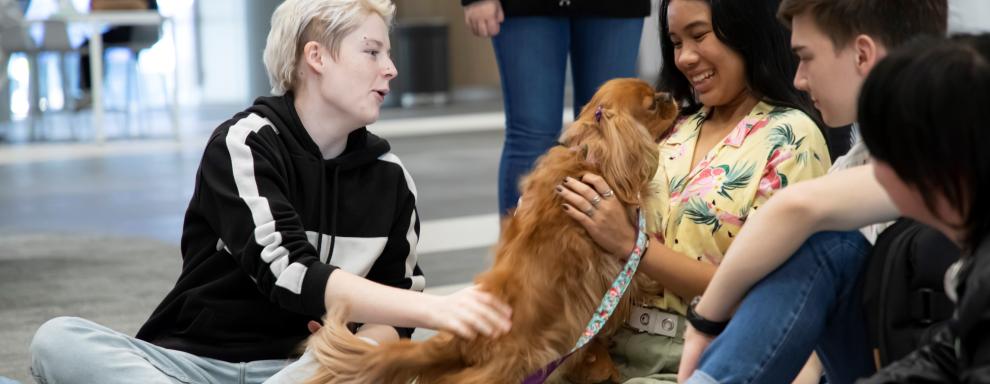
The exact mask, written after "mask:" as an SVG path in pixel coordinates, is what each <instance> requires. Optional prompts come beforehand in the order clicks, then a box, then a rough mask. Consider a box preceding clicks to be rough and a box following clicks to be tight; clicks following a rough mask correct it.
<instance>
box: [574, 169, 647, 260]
mask: <svg viewBox="0 0 990 384" xmlns="http://www.w3.org/2000/svg"><path fill="white" fill-rule="evenodd" d="M557 194H558V195H560V197H561V198H563V199H564V204H563V206H562V208H563V209H564V211H565V212H566V213H567V215H568V216H570V217H572V218H573V219H574V220H577V222H578V223H581V225H582V226H584V229H586V230H587V231H588V234H590V235H591V238H592V239H594V240H595V243H598V246H599V247H602V248H603V249H605V250H606V251H607V252H608V253H609V254H611V255H612V256H614V257H616V258H618V259H619V260H623V259H625V258H627V257H629V252H630V251H632V249H633V247H634V246H635V245H636V228H635V227H634V226H633V223H632V222H631V221H630V218H629V213H628V212H627V211H626V208H625V207H624V206H623V205H622V203H620V202H619V201H618V199H616V198H615V196H614V192H612V188H611V187H610V186H609V185H608V183H606V182H605V179H603V178H602V177H601V176H598V175H595V174H592V173H586V174H584V175H583V176H581V180H578V179H575V178H573V177H566V178H564V180H563V182H562V183H561V184H560V185H559V186H557Z"/></svg>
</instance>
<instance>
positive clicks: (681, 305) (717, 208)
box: [558, 0, 830, 383]
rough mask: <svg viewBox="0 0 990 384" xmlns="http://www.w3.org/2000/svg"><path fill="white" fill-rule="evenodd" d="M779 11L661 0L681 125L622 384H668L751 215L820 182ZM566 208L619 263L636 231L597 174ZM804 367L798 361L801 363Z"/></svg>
mask: <svg viewBox="0 0 990 384" xmlns="http://www.w3.org/2000/svg"><path fill="white" fill-rule="evenodd" d="M778 4H779V1H778V0H760V1H745V2H743V1H719V0H712V1H700V0H665V1H663V2H662V4H661V19H660V21H661V29H660V35H661V50H662V54H663V62H664V63H665V65H664V67H663V69H662V71H661V74H660V85H659V87H658V88H660V89H661V90H665V91H669V92H670V93H671V94H672V96H673V97H674V99H675V100H677V102H678V103H679V104H681V105H682V106H683V110H682V114H683V116H682V117H681V118H680V119H679V120H678V122H677V123H676V124H675V126H674V127H673V128H672V129H671V131H670V132H669V133H668V134H667V136H666V137H665V138H664V139H663V140H662V141H661V142H660V144H659V145H660V154H661V164H662V166H661V167H660V170H659V171H658V173H657V175H656V176H655V178H654V180H653V183H654V184H655V185H656V187H657V190H658V193H659V194H660V196H661V198H660V199H661V200H662V203H661V204H660V207H658V208H657V209H660V210H662V212H661V214H660V215H659V216H660V217H662V218H663V219H662V222H660V223H650V228H648V230H649V231H650V233H651V235H652V238H653V242H652V243H651V244H652V245H651V246H649V247H648V249H647V251H646V252H645V253H644V256H643V261H642V263H641V264H640V270H641V271H643V272H644V273H646V274H647V275H648V276H650V277H651V278H653V279H654V280H656V281H657V282H659V283H660V285H662V286H663V287H664V291H663V292H662V293H661V294H660V295H659V296H655V297H652V298H651V299H650V300H649V301H648V302H647V303H644V306H642V307H636V308H635V309H634V310H633V313H632V316H631V317H630V318H629V319H628V321H627V325H628V327H625V328H623V329H622V330H621V331H620V332H619V333H618V334H617V335H616V336H615V337H613V341H615V342H616V343H615V346H614V347H613V348H612V351H611V352H612V356H613V359H614V360H615V361H616V363H617V365H618V367H619V370H620V372H621V373H622V375H623V376H624V377H625V378H627V379H628V378H631V381H630V382H635V383H643V382H672V381H674V380H675V377H676V369H677V365H678V362H679V360H680V354H681V348H682V346H683V340H682V335H683V331H684V329H685V325H686V321H685V319H684V314H685V313H686V308H687V302H686V301H685V300H684V299H683V298H690V297H693V296H695V295H698V294H700V293H701V292H702V291H703V290H704V289H705V286H706V285H707V284H708V280H709V279H710V278H711V276H712V274H713V273H714V271H715V267H716V266H717V265H718V264H719V262H720V261H721V258H722V255H724V254H725V252H726V250H727V249H728V248H729V245H730V244H731V243H732V241H733V238H734V236H735V235H736V234H737V233H738V231H739V229H740V227H741V225H742V223H743V222H744V221H745V220H746V218H747V216H748V215H749V213H750V212H753V211H755V210H756V209H758V208H759V207H760V206H761V205H762V204H763V202H765V201H766V199H768V198H769V197H770V196H771V195H772V194H774V193H775V192H776V191H777V190H779V189H780V188H784V187H786V186H787V185H789V184H793V183H796V182H798V181H801V180H806V179H811V178H814V177H818V176H821V175H823V174H824V173H825V172H826V170H827V169H828V167H829V165H830V160H829V154H828V148H827V146H826V143H825V139H824V136H823V134H822V129H821V125H820V124H819V123H818V119H817V117H816V116H817V115H815V114H814V108H813V106H812V102H811V99H810V98H808V96H807V95H804V94H802V93H800V92H799V91H798V90H796V89H795V88H794V87H793V86H792V85H791V84H790V81H789V79H790V78H791V77H792V76H793V75H794V73H795V71H796V69H797V60H796V59H795V58H794V57H793V55H792V54H791V53H790V52H789V51H788V50H787V49H786V47H787V42H788V39H789V32H788V31H787V30H786V29H785V28H784V27H783V26H782V25H780V23H778V22H777V21H776V19H775V12H776V9H777V5H778ZM574 176H575V177H581V180H578V179H576V178H568V179H566V180H565V181H564V182H563V184H562V185H561V187H560V188H559V189H558V191H559V192H558V193H560V194H561V196H562V197H563V198H564V200H565V202H566V203H565V204H564V205H563V209H565V210H567V212H569V215H570V216H571V217H572V218H574V219H575V220H577V221H578V222H580V223H582V224H583V226H584V227H585V228H586V229H587V230H588V232H589V233H590V235H591V236H592V237H593V238H594V239H595V240H596V242H597V243H598V244H599V246H601V247H602V249H604V250H605V251H607V253H609V254H610V255H611V256H613V257H617V258H620V259H621V258H625V257H627V256H628V254H629V252H630V250H631V249H632V248H633V245H634V240H635V239H634V236H635V234H636V230H635V229H634V228H633V226H632V224H631V223H630V221H629V218H628V215H627V213H626V212H627V211H626V210H625V208H624V207H622V205H621V204H620V203H618V202H617V201H615V199H611V198H609V196H610V193H609V191H610V190H611V188H610V187H609V186H608V185H607V184H606V183H605V182H604V181H603V180H602V179H601V178H600V177H598V176H596V175H574ZM807 357H808V356H805V358H807Z"/></svg>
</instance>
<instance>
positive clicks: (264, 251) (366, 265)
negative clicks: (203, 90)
mask: <svg viewBox="0 0 990 384" xmlns="http://www.w3.org/2000/svg"><path fill="white" fill-rule="evenodd" d="M389 150H390V147H389V144H388V142H386V141H385V140H384V139H381V138H379V137H378V136H375V135H374V134H372V133H370V132H368V131H367V129H365V128H361V129H358V130H356V131H354V132H352V133H351V134H350V135H349V136H348V137H347V146H346V148H345V149H344V152H343V153H341V154H340V155H339V156H337V157H336V158H333V159H330V160H324V159H323V158H322V155H321V154H320V150H319V148H318V147H317V145H316V143H315V142H313V140H312V138H310V136H309V134H308V133H307V132H306V130H305V128H303V126H302V123H301V122H300V120H299V116H298V115H297V114H296V111H295V109H294V107H293V99H292V95H286V96H281V97H263V98H259V99H258V100H256V101H255V103H254V105H253V106H252V107H250V108H248V109H247V110H245V111H244V112H241V113H238V114H237V115H235V116H234V117H233V118H232V119H230V120H228V121H226V122H224V123H223V124H221V125H220V127H218V128H217V129H216V130H215V131H214V132H213V134H212V136H211V137H210V140H209V142H208V144H207V146H206V150H205V152H204V153H203V159H202V162H201V163H200V167H199V172H198V173H197V175H196V188H195V191H194V192H193V196H192V199H191V200H190V202H189V208H188V209H187V211H186V217H185V223H184V225H183V233H182V258H183V266H182V272H181V274H180V275H179V280H178V282H176V284H175V287H174V288H173V289H172V291H171V292H170V293H169V294H168V295H167V296H166V297H165V299H164V300H163V301H162V303H161V304H159V305H158V308H156V309H155V311H154V312H153V313H152V315H151V317H150V318H149V319H148V321H147V322H146V323H145V324H144V326H143V327H142V328H141V330H140V331H138V334H137V337H138V338H139V339H142V340H146V341H149V342H151V343H154V344H156V345H159V346H162V347H165V348H170V349H176V350H180V351H185V352H189V353H192V354H195V355H199V356H205V357H210V358H215V359H220V360H225V361H231V362H243V361H254V360H264V359H283V358H286V357H290V356H292V355H293V354H295V353H298V347H299V345H300V343H301V342H302V341H303V340H304V339H305V338H306V337H307V336H308V335H309V331H308V330H307V328H306V324H307V323H308V322H309V320H316V319H319V318H320V317H321V316H322V315H323V314H324V312H325V305H324V294H325V289H326V282H327V279H328V278H329V277H330V274H331V273H332V272H333V271H334V270H336V269H337V268H340V269H343V270H345V271H348V272H351V273H354V274H357V275H359V276H365V277H367V278H368V279H370V280H373V281H377V282H380V283H383V284H386V285H390V286H394V287H399V288H404V289H411V290H416V291H422V290H423V288H424V286H425V284H426V281H425V279H424V277H423V274H422V272H421V271H420V269H419V266H418V265H417V263H416V243H417V241H418V239H419V217H418V215H417V212H416V186H415V185H414V184H413V180H412V178H411V177H410V176H409V172H407V171H406V169H405V168H404V167H403V165H402V163H401V162H400V161H399V158H398V157H396V156H395V155H394V154H392V153H391V152H389ZM397 330H398V331H399V334H400V335H401V336H403V337H408V336H409V335H410V334H411V333H412V330H411V329H397Z"/></svg>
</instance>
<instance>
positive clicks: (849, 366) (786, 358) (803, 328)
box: [688, 231, 874, 383]
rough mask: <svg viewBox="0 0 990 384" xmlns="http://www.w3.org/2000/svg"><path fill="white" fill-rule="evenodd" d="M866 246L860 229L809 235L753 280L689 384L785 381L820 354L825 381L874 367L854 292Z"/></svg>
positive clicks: (848, 379)
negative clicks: (813, 354)
mask: <svg viewBox="0 0 990 384" xmlns="http://www.w3.org/2000/svg"><path fill="white" fill-rule="evenodd" d="M869 250H870V244H869V243H868V242H867V241H866V239H865V238H863V236H862V235H861V234H860V233H859V232H856V231H854V232H823V233H819V234H816V235H814V236H812V237H811V238H810V239H808V241H806V242H805V243H804V245H803V246H801V248H800V249H798V251H797V252H795V253H794V255H792V256H791V258H790V259H789V260H788V261H787V262H786V263H784V265H782V266H780V268H777V270H775V271H774V272H773V273H771V274H770V275H768V276H767V277H766V278H764V279H763V280H761V281H760V282H759V283H757V285H756V286H754V287H753V289H752V290H750V292H749V293H748V294H747V295H746V298H745V299H744V300H743V301H742V303H741V304H740V305H739V309H738V310H736V313H735V314H734V315H733V317H732V321H731V322H730V323H729V326H728V327H727V328H726V329H725V331H724V332H723V333H722V334H721V335H720V336H719V337H717V338H716V339H715V341H714V342H712V344H711V345H710V346H709V347H708V349H707V350H706V351H705V353H704V354H703V355H702V357H701V361H700V362H699V364H698V370H697V371H695V372H694V374H693V375H692V376H691V378H690V379H689V380H688V383H712V382H718V383H787V382H790V381H791V380H793V379H794V377H795V376H796V375H797V374H798V372H799V371H800V370H801V367H802V366H804V364H805V362H806V361H807V359H808V357H809V355H811V351H812V350H816V351H817V352H818V356H819V358H820V359H821V361H822V363H823V365H824V367H825V372H826V375H827V376H828V380H829V382H834V383H851V382H853V381H855V380H856V378H859V377H864V376H868V375H869V374H871V373H872V372H873V371H874V366H873V360H872V357H871V356H870V347H869V345H868V341H867V333H866V332H867V331H866V320H865V319H864V317H863V309H862V305H861V301H860V300H859V297H860V296H859V295H858V294H857V293H856V292H855V291H856V288H857V287H858V285H857V284H856V282H857V279H858V278H859V274H860V272H861V271H862V270H863V269H864V266H865V261H866V257H867V254H868V252H869Z"/></svg>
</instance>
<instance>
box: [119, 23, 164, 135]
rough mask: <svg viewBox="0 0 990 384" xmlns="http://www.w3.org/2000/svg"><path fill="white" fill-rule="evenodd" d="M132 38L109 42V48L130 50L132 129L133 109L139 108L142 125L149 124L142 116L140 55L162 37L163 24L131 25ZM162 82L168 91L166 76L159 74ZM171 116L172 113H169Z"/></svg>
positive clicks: (128, 125)
mask: <svg viewBox="0 0 990 384" xmlns="http://www.w3.org/2000/svg"><path fill="white" fill-rule="evenodd" d="M131 28H132V29H131V38H130V41H128V42H126V43H108V44H106V47H107V48H125V49H127V50H128V51H129V53H130V55H129V56H128V62H127V106H126V107H125V108H126V109H127V117H128V118H127V128H128V131H131V120H132V119H131V118H130V117H131V113H132V110H134V109H137V111H138V122H139V124H140V127H139V130H140V131H146V130H144V129H140V128H141V127H146V126H147V119H145V118H142V116H141V112H142V110H143V103H142V89H141V81H140V80H141V79H140V77H141V74H140V73H139V71H138V57H139V56H138V55H140V53H141V51H143V50H146V49H149V48H151V47H152V46H154V45H155V43H157V42H158V40H160V39H161V35H162V32H161V26H154V25H137V26H133V27H131ZM159 79H160V81H161V82H162V89H164V90H166V92H168V87H167V85H166V84H165V76H159ZM132 104H134V105H136V108H132V107H131V106H132ZM169 117H171V114H169Z"/></svg>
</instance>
